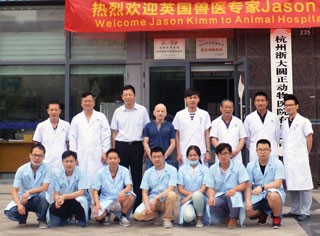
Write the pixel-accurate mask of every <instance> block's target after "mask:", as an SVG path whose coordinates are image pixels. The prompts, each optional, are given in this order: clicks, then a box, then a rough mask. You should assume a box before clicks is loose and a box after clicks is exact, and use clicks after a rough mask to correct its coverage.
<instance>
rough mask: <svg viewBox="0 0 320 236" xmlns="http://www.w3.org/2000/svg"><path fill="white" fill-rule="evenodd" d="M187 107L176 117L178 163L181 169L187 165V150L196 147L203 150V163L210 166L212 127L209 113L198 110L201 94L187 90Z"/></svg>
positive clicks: (185, 95) (185, 99)
mask: <svg viewBox="0 0 320 236" xmlns="http://www.w3.org/2000/svg"><path fill="white" fill-rule="evenodd" d="M184 101H185V103H186V105H187V107H186V108H185V109H183V110H181V111H179V112H177V114H176V115H175V117H174V119H173V122H172V124H173V126H174V128H175V130H176V150H177V161H178V162H179V164H180V167H181V166H182V165H184V164H186V161H187V157H186V153H187V148H188V147H189V146H191V145H196V146H198V147H199V148H200V150H201V161H202V163H204V164H206V165H208V161H209V160H210V159H211V151H210V145H211V144H210V139H209V132H210V131H209V130H210V126H211V122H210V116H209V113H208V112H207V111H205V110H202V109H200V108H198V104H199V102H200V92H199V91H196V90H194V89H191V88H189V89H187V90H186V91H185V93H184Z"/></svg>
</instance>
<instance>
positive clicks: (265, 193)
mask: <svg viewBox="0 0 320 236" xmlns="http://www.w3.org/2000/svg"><path fill="white" fill-rule="evenodd" d="M256 147H257V154H258V159H256V160H254V161H252V162H250V163H249V164H248V166H247V170H248V174H249V178H250V181H249V182H248V184H247V189H246V191H245V199H246V215H247V216H249V217H251V218H257V217H258V218H259V221H258V224H260V225H264V224H266V223H267V217H268V214H270V213H272V217H273V222H272V227H273V228H274V229H279V228H280V227H281V211H282V206H283V204H284V201H285V198H286V195H285V193H284V189H283V187H282V182H283V180H284V179H285V171H284V166H283V164H282V162H281V161H280V160H278V159H276V158H272V157H271V158H270V153H271V143H270V141H269V140H266V139H260V140H259V141H258V142H257V145H256Z"/></svg>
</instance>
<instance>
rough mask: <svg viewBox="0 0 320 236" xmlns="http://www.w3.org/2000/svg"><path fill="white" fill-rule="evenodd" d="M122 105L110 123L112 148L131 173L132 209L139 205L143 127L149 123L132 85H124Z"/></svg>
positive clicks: (146, 113)
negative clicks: (133, 193) (134, 194)
mask: <svg viewBox="0 0 320 236" xmlns="http://www.w3.org/2000/svg"><path fill="white" fill-rule="evenodd" d="M121 97H122V100H123V102H124V105H123V106H121V107H119V108H117V109H116V110H115V112H114V114H113V117H112V121H111V129H112V147H114V148H116V149H117V150H118V151H119V154H120V156H121V161H120V165H122V166H124V167H126V168H128V169H129V167H130V171H131V175H132V182H133V191H134V192H135V193H136V194H137V199H136V201H135V205H134V209H135V208H136V207H137V206H138V205H139V204H140V203H141V201H142V195H141V191H140V188H139V186H140V183H141V179H142V165H143V154H144V149H143V144H142V140H143V135H142V131H143V128H144V126H145V125H146V124H147V123H148V122H150V120H149V115H148V112H147V109H146V108H145V107H144V106H142V105H140V104H138V103H136V101H135V99H136V91H135V88H134V87H133V86H132V85H126V86H124V87H123V89H122V94H121Z"/></svg>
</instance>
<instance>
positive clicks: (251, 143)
mask: <svg viewBox="0 0 320 236" xmlns="http://www.w3.org/2000/svg"><path fill="white" fill-rule="evenodd" d="M254 105H255V107H256V111H254V112H252V113H251V114H249V115H248V116H247V117H246V119H245V121H244V128H245V129H246V132H247V141H246V143H247V148H248V149H249V161H254V160H256V159H257V158H258V155H257V152H256V144H257V141H258V140H260V139H267V140H269V141H270V143H271V147H272V151H271V154H270V156H272V157H275V158H279V156H278V144H279V138H280V122H279V119H278V117H277V115H276V114H274V113H272V112H271V111H269V110H268V96H267V94H266V93H264V92H257V93H256V94H255V95H254Z"/></svg>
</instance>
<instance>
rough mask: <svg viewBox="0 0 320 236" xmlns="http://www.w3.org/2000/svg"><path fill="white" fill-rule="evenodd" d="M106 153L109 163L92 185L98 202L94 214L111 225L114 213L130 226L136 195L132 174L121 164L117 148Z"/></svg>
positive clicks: (126, 225) (96, 217) (103, 222)
mask: <svg viewBox="0 0 320 236" xmlns="http://www.w3.org/2000/svg"><path fill="white" fill-rule="evenodd" d="M106 155H107V163H108V165H106V166H104V167H103V168H102V169H100V170H99V172H98V174H97V176H96V178H95V179H94V181H93V183H92V186H91V187H92V189H93V199H94V202H95V204H96V205H95V207H94V209H93V215H94V217H95V219H96V220H97V221H98V222H101V223H102V224H103V225H110V214H111V213H114V214H115V215H116V216H117V217H118V218H119V219H120V221H119V224H120V225H122V226H125V227H129V226H131V223H130V221H129V216H130V214H131V212H132V208H133V204H134V201H135V196H136V195H135V194H134V193H133V192H132V179H131V175H130V173H129V170H128V169H127V168H125V167H124V166H121V165H119V163H120V156H119V152H118V151H117V149H113V148H111V149H109V151H107V154H106ZM99 191H101V194H100V196H99Z"/></svg>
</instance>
